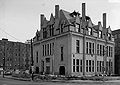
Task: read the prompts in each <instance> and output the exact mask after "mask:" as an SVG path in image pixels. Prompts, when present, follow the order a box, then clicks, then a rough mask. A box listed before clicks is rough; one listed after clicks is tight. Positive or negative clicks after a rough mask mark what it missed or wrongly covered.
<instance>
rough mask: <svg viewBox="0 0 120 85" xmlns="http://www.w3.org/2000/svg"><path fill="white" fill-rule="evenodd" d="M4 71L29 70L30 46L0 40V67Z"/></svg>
mask: <svg viewBox="0 0 120 85" xmlns="http://www.w3.org/2000/svg"><path fill="white" fill-rule="evenodd" d="M3 58H5V70H28V69H29V68H30V44H25V43H21V42H13V41H8V39H4V38H3V39H2V40H0V67H3V63H4V60H3Z"/></svg>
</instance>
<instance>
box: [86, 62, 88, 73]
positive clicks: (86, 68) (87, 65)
mask: <svg viewBox="0 0 120 85" xmlns="http://www.w3.org/2000/svg"><path fill="white" fill-rule="evenodd" d="M86 72H88V60H86Z"/></svg>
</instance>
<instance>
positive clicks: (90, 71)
mask: <svg viewBox="0 0 120 85" xmlns="http://www.w3.org/2000/svg"><path fill="white" fill-rule="evenodd" d="M89 72H91V60H89Z"/></svg>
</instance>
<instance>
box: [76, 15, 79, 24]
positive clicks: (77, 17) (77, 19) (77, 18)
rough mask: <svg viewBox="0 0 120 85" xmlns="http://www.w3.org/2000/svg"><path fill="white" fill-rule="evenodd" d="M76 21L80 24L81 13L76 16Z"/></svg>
mask: <svg viewBox="0 0 120 85" xmlns="http://www.w3.org/2000/svg"><path fill="white" fill-rule="evenodd" d="M75 22H76V23H77V24H80V17H79V15H77V16H76V20H75Z"/></svg>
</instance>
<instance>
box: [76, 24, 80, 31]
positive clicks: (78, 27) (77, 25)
mask: <svg viewBox="0 0 120 85" xmlns="http://www.w3.org/2000/svg"><path fill="white" fill-rule="evenodd" d="M75 28H76V32H80V25H79V24H75Z"/></svg>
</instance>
